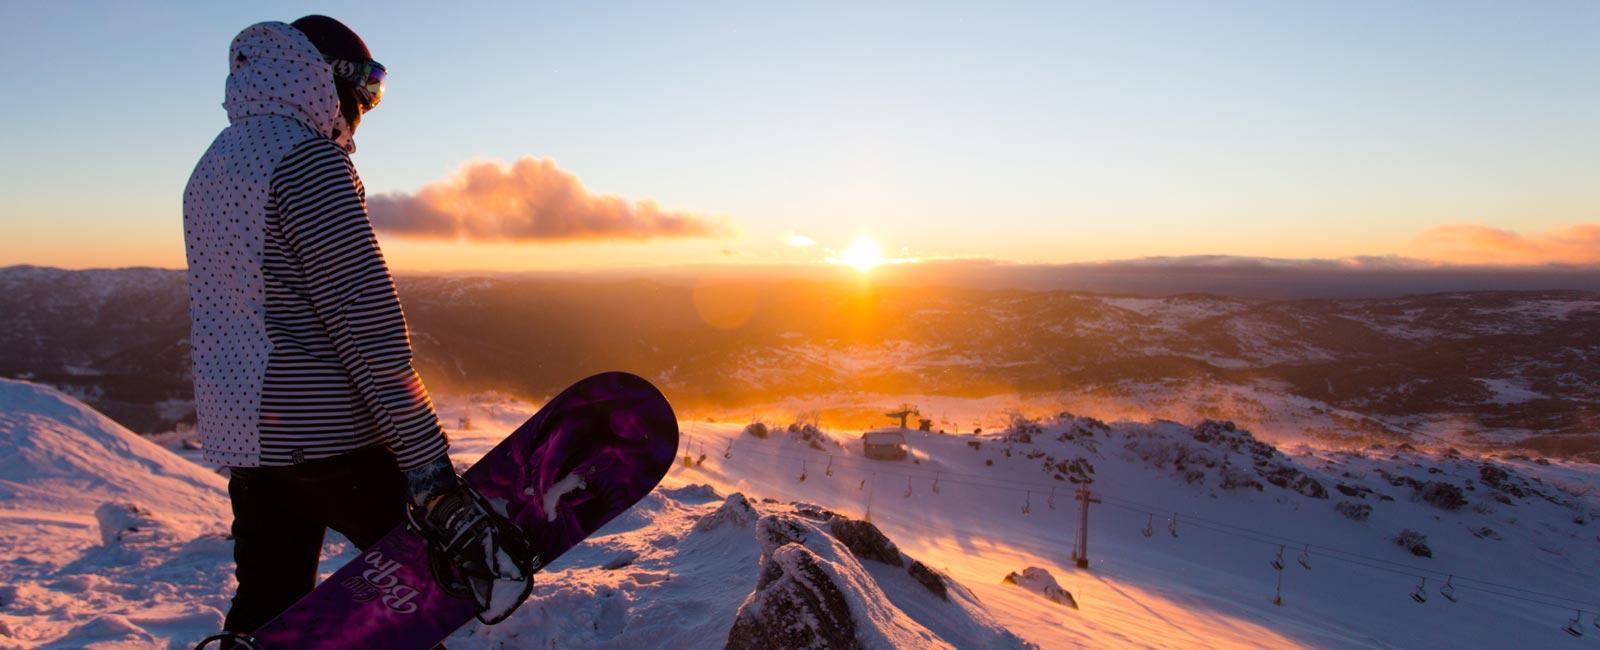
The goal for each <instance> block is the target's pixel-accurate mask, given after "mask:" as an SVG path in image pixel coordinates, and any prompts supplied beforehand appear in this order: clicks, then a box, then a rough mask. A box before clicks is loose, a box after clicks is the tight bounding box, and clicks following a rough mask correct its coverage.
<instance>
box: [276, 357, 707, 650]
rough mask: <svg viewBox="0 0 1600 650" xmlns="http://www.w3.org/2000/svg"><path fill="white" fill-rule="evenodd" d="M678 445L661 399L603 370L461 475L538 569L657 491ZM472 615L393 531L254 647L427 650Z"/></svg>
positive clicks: (644, 384) (401, 533) (415, 542)
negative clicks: (506, 523)
mask: <svg viewBox="0 0 1600 650" xmlns="http://www.w3.org/2000/svg"><path fill="white" fill-rule="evenodd" d="M677 449H678V422H677V419H676V417H675V416H674V415H673V413H672V406H671V405H669V404H667V400H666V398H665V397H662V396H661V392H660V391H657V390H656V388H655V387H654V386H651V385H650V382H648V381H645V380H644V379H641V378H639V377H637V376H635V375H630V374H628V373H623V372H609V373H604V374H599V375H595V376H593V377H590V378H588V379H585V380H583V381H580V382H578V383H576V384H573V385H572V387H571V388H568V389H567V390H565V391H562V393H561V394H560V395H557V396H556V397H555V399H552V400H550V403H548V404H545V406H544V408H542V409H539V412H538V413H536V414H534V416H533V417H532V418H530V419H529V420H528V421H527V422H526V423H524V424H523V425H522V426H521V427H518V428H517V430H516V431H515V432H513V433H512V434H511V435H510V436H507V437H506V439H505V440H504V441H502V442H501V443H500V444H499V445H496V446H495V448H494V449H493V450H491V451H490V452H489V453H488V454H486V455H485V456H484V457H483V459H482V460H480V461H478V464H476V465H473V466H472V469H469V470H467V472H466V474H465V475H464V476H465V478H466V480H467V482H468V483H470V484H472V487H474V488H476V489H477V490H478V491H479V492H480V493H481V494H482V495H483V496H484V498H485V499H487V500H488V501H489V502H490V503H491V504H493V505H494V506H495V507H496V509H499V508H500V507H501V505H502V504H503V505H504V509H505V510H504V512H505V514H506V516H507V518H508V519H510V520H511V521H512V522H513V523H515V524H517V525H518V526H521V527H522V528H523V530H525V531H526V532H527V534H528V539H529V540H531V541H532V542H533V547H534V550H535V551H536V552H537V554H538V558H539V559H537V560H535V563H536V565H537V566H539V567H542V566H544V565H545V564H548V563H550V562H551V561H554V560H555V559H556V558H557V557H560V556H561V554H562V553H565V552H566V551H567V549H570V548H572V547H573V546H574V545H576V544H577V543H578V542H581V541H583V539H584V538H585V537H588V536H589V535H591V534H593V533H594V532H595V531H596V530H598V529H599V528H600V527H601V526H603V525H605V523H606V522H608V521H611V519H612V518H614V517H616V516H617V515H619V514H622V513H623V512H624V511H626V510H627V509H628V508H630V507H632V506H633V504H634V503H637V502H638V501H639V499H642V498H644V496H645V495H646V494H649V493H650V491H651V490H652V489H655V486H656V483H657V482H659V481H660V480H661V477H662V476H665V475H666V473H667V470H668V469H670V468H671V467H672V461H673V457H674V456H675V455H676V453H677ZM534 584H535V585H537V584H538V579H537V577H536V578H535V580H534ZM476 611H477V607H476V606H475V605H474V604H473V602H472V601H471V600H470V599H460V598H456V597H454V596H451V595H449V594H447V593H445V592H444V590H443V589H442V588H440V587H439V585H438V584H437V583H436V582H435V581H434V579H433V576H432V573H431V572H430V570H429V568H428V562H427V556H426V551H425V549H424V547H423V541H422V538H421V537H418V536H417V535H416V534H414V533H412V532H411V531H410V530H409V529H407V528H406V527H405V526H404V525H402V526H400V527H398V528H396V529H395V530H394V531H393V532H390V533H389V534H388V535H387V536H385V537H384V538H383V539H382V540H379V541H378V543H377V544H374V545H372V547H370V548H368V549H366V551H364V552H363V553H361V555H359V556H357V557H356V559H354V560H351V561H350V563H349V564H347V565H345V566H344V567H343V568H341V569H339V570H338V571H337V572H335V573H334V574H333V575H332V576H331V577H329V578H328V579H327V580H325V581H323V582H322V584H320V585H318V586H317V588H316V589H315V590H314V591H312V592H311V593H310V594H309V595H307V596H306V597H305V598H302V599H300V601H299V602H297V603H295V604H294V606H292V607H290V608H289V609H288V610H287V611H285V612H284V613H283V614H281V615H279V616H278V617H277V618H275V619H273V620H271V621H270V622H268V623H267V624H266V625H264V626H262V627H261V629H259V630H256V631H255V634H254V636H255V638H256V646H257V647H260V648H432V647H433V646H434V645H435V644H437V643H439V642H440V641H443V640H444V639H445V637H448V636H449V635H450V634H451V633H452V632H455V630H456V629H457V628H459V627H461V626H462V625H465V624H466V623H467V622H468V621H471V620H473V617H474V615H475V613H476Z"/></svg>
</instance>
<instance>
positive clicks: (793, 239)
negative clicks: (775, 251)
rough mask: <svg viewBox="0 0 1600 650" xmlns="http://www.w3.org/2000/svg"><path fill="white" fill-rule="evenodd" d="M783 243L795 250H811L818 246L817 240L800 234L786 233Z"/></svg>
mask: <svg viewBox="0 0 1600 650" xmlns="http://www.w3.org/2000/svg"><path fill="white" fill-rule="evenodd" d="M783 241H784V243H786V244H788V245H790V246H792V247H794V248H810V247H812V246H816V245H817V240H815V239H812V238H810V237H807V236H805V235H802V234H800V233H786V234H785V235H784V237H783Z"/></svg>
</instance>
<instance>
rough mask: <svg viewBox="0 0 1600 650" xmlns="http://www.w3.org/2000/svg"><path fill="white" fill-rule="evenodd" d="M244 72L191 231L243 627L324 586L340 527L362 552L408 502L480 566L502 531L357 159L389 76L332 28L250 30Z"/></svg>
mask: <svg viewBox="0 0 1600 650" xmlns="http://www.w3.org/2000/svg"><path fill="white" fill-rule="evenodd" d="M228 66H229V71H230V73H229V75H228V80H227V88H226V98H225V100H224V102H223V107H224V108H225V109H227V114H228V122H229V125H228V126H227V128H225V129H223V130H222V133H221V134H219V135H218V136H217V137H216V139H215V140H214V141H213V142H212V144H211V147H210V148H209V149H208V150H207V151H206V153H205V155H204V157H202V158H201V159H200V162H199V164H197V165H196V166H195V169H194V172H193V174H192V175H191V176H190V178H189V182H188V186H187V187H186V188H185V189H184V196H183V224H184V239H185V242H186V245H187V257H188V263H189V270H188V283H189V297H190V317H191V319H192V331H191V334H190V351H191V355H192V357H193V362H194V388H195V410H196V411H197V416H198V424H197V428H198V429H199V431H200V435H201V438H202V442H203V445H204V449H205V457H206V458H207V459H208V460H209V461H211V462H215V463H217V464H219V465H225V466H227V467H229V468H230V477H229V481H228V494H229V497H230V498H231V500H232V503H233V538H234V561H235V564H236V575H237V577H238V583H239V586H238V590H237V592H236V594H235V595H234V597H233V603H232V607H231V608H230V609H229V610H228V614H227V619H226V623H225V626H226V629H227V630H228V631H230V632H233V633H239V634H247V633H249V632H251V631H254V630H255V629H256V628H258V627H260V626H261V625H262V624H263V623H265V622H267V621H268V620H270V619H271V618H273V617H274V616H277V615H278V614H279V613H280V612H282V611H283V610H284V609H286V608H287V607H288V606H289V605H291V604H293V603H294V602H295V601H296V600H298V599H299V598H300V597H302V596H304V595H305V594H306V593H308V592H310V591H311V589H312V587H313V586H314V585H315V582H316V575H317V563H318V560H319V558H320V555H321V550H322V543H323V535H324V533H325V531H326V529H328V528H332V529H333V530H336V531H338V532H340V533H342V534H343V535H344V536H345V537H347V538H349V539H350V541H351V542H352V543H354V544H355V545H356V546H357V547H361V548H365V547H367V546H369V545H371V544H373V543H374V542H376V541H378V539H380V538H381V537H382V536H383V535H385V534H386V533H388V532H389V531H390V530H391V529H393V528H394V527H395V526H396V525H398V524H400V523H401V522H403V521H405V518H406V509H407V508H410V509H411V512H412V515H413V517H414V518H416V519H417V520H418V521H420V522H422V525H425V526H429V527H431V528H433V530H434V531H435V532H439V533H441V534H442V535H443V537H442V538H443V539H451V540H463V541H466V542H467V543H464V544H462V545H461V546H459V547H454V548H453V550H451V555H450V559H452V560H453V561H455V562H456V563H457V565H458V566H462V567H468V568H470V567H478V568H481V567H482V566H484V564H485V557H484V554H485V553H488V554H489V557H493V552H494V551H493V549H494V548H495V545H494V542H495V532H494V526H492V525H490V523H489V522H488V520H489V518H490V517H491V515H490V514H489V513H486V512H485V511H484V510H483V509H482V508H481V507H480V506H479V505H478V502H477V501H476V500H475V499H474V498H472V497H473V495H471V494H470V493H469V492H468V490H467V488H466V487H465V484H464V483H462V482H461V481H459V479H458V477H457V476H456V474H455V471H454V469H453V468H452V466H451V464H450V459H449V457H448V456H447V455H446V451H447V449H448V442H447V440H446V438H445V434H444V431H443V430H442V428H441V427H440V425H439V418H438V416H437V414H436V413H435V412H434V408H433V404H432V403H431V401H430V400H429V398H428V392H427V389H426V388H424V387H423V384H422V380H421V379H420V378H419V377H418V375H417V373H416V371H415V370H414V369H413V367H412V350H411V343H410V339H409V338H408V334H407V331H406V322H405V317H404V315H403V313H402V312H401V309H400V302H399V298H398V296H397V295H396V293H395V287H394V280H393V278H392V277H391V276H390V274H389V269H388V266H387V264H386V263H385V262H384V259H383V255H382V252H381V251H380V250H379V248H378V241H377V239H376V238H375V237H374V235H373V230H372V224H371V221H370V220H369V219H368V217H367V210H366V195H365V191H364V190H363V188H362V185H361V179H360V177H359V176H357V174H356V169H355V166H354V165H353V164H352V163H351V161H350V154H351V153H352V152H354V151H355V143H354V141H353V140H352V137H353V136H354V135H355V131H356V127H357V126H358V125H359V124H360V123H361V119H362V116H363V115H364V114H365V113H366V112H367V111H370V110H372V109H373V108H374V107H375V106H377V105H378V102H379V100H380V99H381V98H382V97H383V83H384V77H385V74H386V71H385V69H384V67H383V66H382V65H380V64H378V63H377V62H376V61H374V60H373V58H372V53H371V52H370V51H369V50H368V49H367V46H366V44H365V43H364V42H363V41H362V39H361V38H360V37H359V36H357V35H356V33H355V32H354V31H351V30H350V28H348V27H346V26H345V25H344V24H342V23H340V22H339V21H337V20H334V19H332V18H328V17H326V16H306V17H304V18H301V19H299V20H296V21H294V22H293V23H292V24H285V23H281V22H266V23H260V24H257V25H252V26H250V27H248V28H246V29H245V30H244V31H243V32H240V33H239V35H238V36H237V37H236V38H234V40H233V44H232V46H231V48H230V49H229V52H228ZM480 605H485V606H487V605H486V604H485V603H484V602H482V598H480Z"/></svg>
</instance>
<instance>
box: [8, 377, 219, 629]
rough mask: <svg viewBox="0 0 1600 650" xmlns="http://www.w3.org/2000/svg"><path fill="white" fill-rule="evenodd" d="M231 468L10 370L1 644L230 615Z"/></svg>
mask: <svg viewBox="0 0 1600 650" xmlns="http://www.w3.org/2000/svg"><path fill="white" fill-rule="evenodd" d="M227 522H228V502H227V490H226V483H225V481H224V480H223V479H222V478H221V477H219V476H217V475H216V474H215V473H213V472H211V471H209V470H207V469H205V468H202V467H200V466H198V465H195V464H194V463H191V462H189V461H186V460H184V459H182V458H180V457H178V456H176V455H174V454H172V453H171V452H169V451H167V450H166V449H163V448H161V447H159V446H157V445H156V444H154V443H151V442H149V441H147V440H144V439H143V438H140V437H139V436H137V435H135V434H133V433H131V432H129V431H128V430H127V429H124V428H122V427H121V426H120V425H118V424H116V423H115V422H112V421H111V420H110V419H108V418H106V417H105V416H103V415H100V414H99V413H96V412H95V411H94V410H92V409H90V408H89V407H87V406H84V405H83V404H81V403H79V402H78V401H77V400H74V399H73V398H71V397H68V396H67V395H64V394H62V393H60V392H59V391H56V390H54V389H51V388H46V387H43V386H39V385H36V384H30V383H26V382H18V381H10V380H4V379H0V548H4V549H5V552H4V554H3V555H0V576H3V579H0V647H8V646H13V645H19V644H26V645H31V644H33V643H38V642H47V643H45V644H43V647H63V648H71V647H92V646H96V645H100V644H108V645H107V647H111V646H118V645H124V644H128V643H133V644H136V645H157V644H159V643H161V641H162V639H164V638H166V637H168V636H169V635H173V634H175V633H177V634H181V635H185V636H187V635H189V634H191V633H192V632H191V631H192V630H196V629H203V628H206V627H215V626H218V625H220V624H221V621H222V614H221V613H220V610H221V609H222V608H223V607H224V602H225V596H224V595H223V594H224V593H225V592H226V590H228V589H229V588H231V582H230V581H231V579H232V578H231V570H230V569H229V568H228V567H227V562H228V561H229V559H230V558H231V553H232V547H231V545H230V544H229V543H228V542H227V541H226V539H225V537H224V532H225V531H226V527H227Z"/></svg>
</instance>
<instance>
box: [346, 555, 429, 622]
mask: <svg viewBox="0 0 1600 650" xmlns="http://www.w3.org/2000/svg"><path fill="white" fill-rule="evenodd" d="M361 561H362V562H365V563H367V564H368V565H370V566H371V567H372V568H370V569H367V570H366V571H362V572H361V575H355V576H350V577H348V578H345V579H344V580H343V581H341V582H340V583H339V584H340V585H341V586H343V587H344V588H345V589H346V590H348V591H349V592H350V597H351V598H353V599H355V600H356V601H357V602H363V603H364V602H367V601H370V600H373V599H376V598H380V597H381V598H382V599H383V604H384V605H385V606H387V607H388V608H389V609H392V610H394V611H396V612H399V613H401V614H410V613H412V612H415V611H417V604H416V603H414V602H411V600H412V599H413V598H416V597H417V593H418V592H417V590H416V588H415V587H411V586H408V585H404V584H401V583H400V579H399V578H397V577H395V575H394V572H395V571H398V570H399V569H400V563H399V562H397V561H395V560H389V559H385V558H384V557H383V552H382V551H367V553H366V554H365V555H362V556H361Z"/></svg>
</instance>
